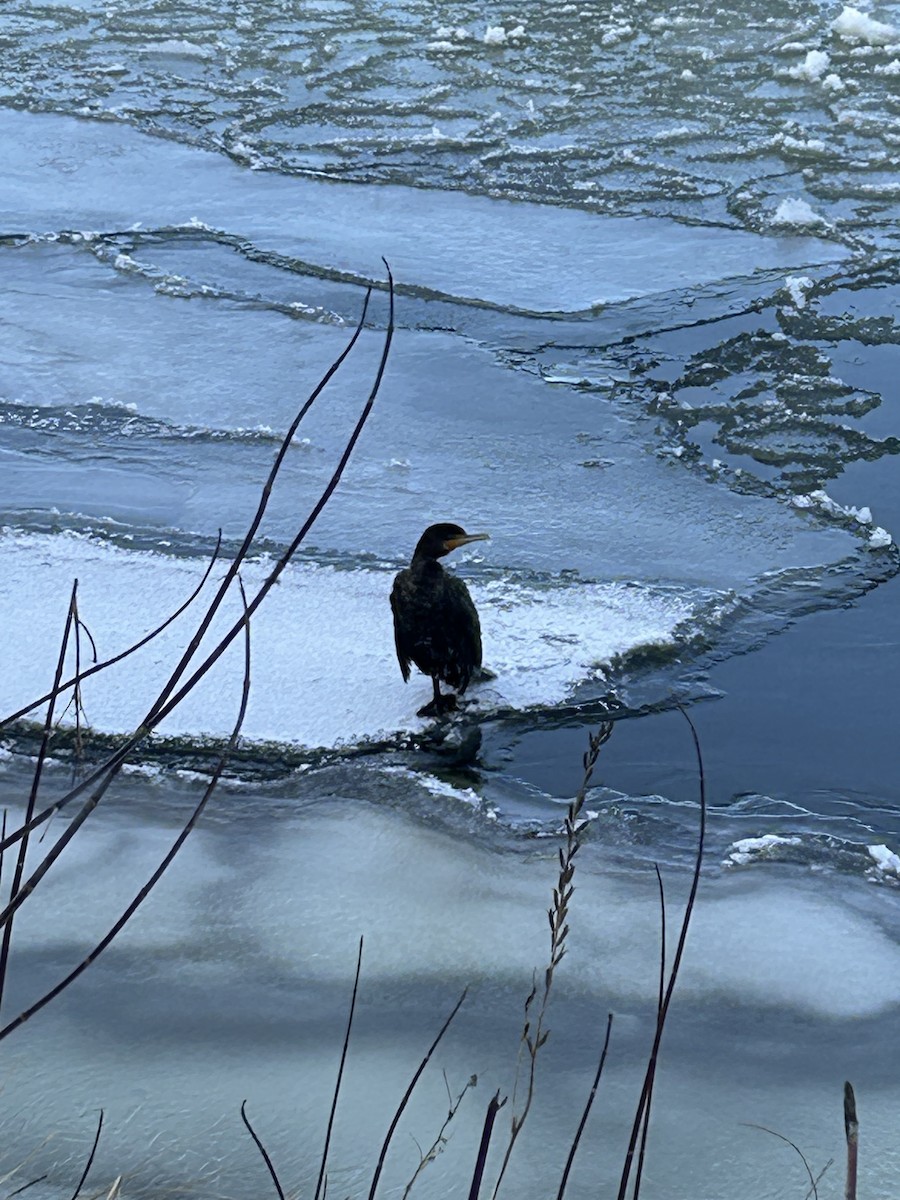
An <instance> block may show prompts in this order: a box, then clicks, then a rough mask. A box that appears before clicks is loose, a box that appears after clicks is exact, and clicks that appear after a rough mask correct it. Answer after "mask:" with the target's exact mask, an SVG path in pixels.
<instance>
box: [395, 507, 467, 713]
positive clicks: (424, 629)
mask: <svg viewBox="0 0 900 1200" xmlns="http://www.w3.org/2000/svg"><path fill="white" fill-rule="evenodd" d="M488 537H490V535H489V534H487V533H466V531H465V530H464V529H461V528H460V527H459V525H450V524H442V525H429V527H428V528H427V529H426V530H425V532H424V533H423V534H422V536H421V537H420V538H419V543H418V545H417V546H416V549H415V553H414V554H413V556H412V562H411V563H410V564H409V566H408V567H404V569H403V570H402V571H400V572H399V573H398V574H397V577H396V578H395V580H394V586H393V588H392V589H391V608H392V610H393V613H394V642H395V644H396V647H397V658H398V660H399V662H400V670H401V671H402V672H403V678H404V680H405V681H406V682H407V683H408V682H409V664H410V663H411V662H414V663H415V664H416V666H417V667H418V668H419V670H420V671H422V672H423V673H424V674H425V675H430V676H431V682H432V684H433V685H434V700H432V701H431V703H430V704H426V705H425V707H424V708H420V709H419V714H418V715H419V716H420V717H435V716H439V715H440V714H441V713H443V712H446V711H447V710H448V709H451V708H456V696H453V695H447V694H446V693H445V694H444V695H442V694H441V688H440V681H441V680H443V682H444V683H447V684H449V685H450V686H451V687H453V688H456V691H457V693H458V694H459V695H462V693H463V692H464V691H465V690H466V688H467V687H468V685H469V680H470V679H471V677H472V673H473V671H477V670H478V669H479V667H480V666H481V625H480V623H479V621H478V613H477V611H476V609H475V605H474V604H473V603H472V597H471V596H470V595H469V589H468V588H467V587H466V585H465V584H464V583H463V581H462V580H461V579H457V578H456V576H455V575H449V574H448V573H447V572H446V571H445V570H444V568H443V567H442V566H441V564H440V563H439V562H438V559H439V558H443V556H444V555H445V554H449V553H450V551H451V550H455V549H456V548H457V546H465V545H466V543H467V542H482V541H485V540H486V539H487V538H488Z"/></svg>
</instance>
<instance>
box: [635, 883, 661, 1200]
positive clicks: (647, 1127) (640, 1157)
mask: <svg viewBox="0 0 900 1200" xmlns="http://www.w3.org/2000/svg"><path fill="white" fill-rule="evenodd" d="M653 870H654V871H655V872H656V883H657V886H658V888H659V915H660V939H659V997H658V999H657V1001H656V1019H657V1021H659V1018H660V1013H661V1012H662V1006H663V1000H664V999H665V986H666V890H665V888H664V887H663V881H662V875H661V874H660V871H659V864H658V863H654V864H653ZM655 1082H656V1066H655V1064H654V1068H653V1078H652V1079H651V1080H650V1090H649V1091H648V1093H647V1104H646V1106H645V1108H644V1127H643V1129H642V1130H641V1148H640V1150H639V1151H638V1161H637V1169H636V1171H635V1183H634V1194H635V1197H637V1196H638V1194H639V1192H640V1181H641V1176H642V1175H643V1173H644V1158H645V1157H646V1155H647V1138H648V1137H649V1135H650V1107H651V1105H652V1103H653V1085H654V1083H655Z"/></svg>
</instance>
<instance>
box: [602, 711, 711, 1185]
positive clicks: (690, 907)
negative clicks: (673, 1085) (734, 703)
mask: <svg viewBox="0 0 900 1200" xmlns="http://www.w3.org/2000/svg"><path fill="white" fill-rule="evenodd" d="M675 707H676V708H677V709H678V711H679V712H680V713H681V715H682V716H683V717H684V719H685V721H687V723H688V725H689V727H690V730H691V737H692V738H693V742H694V753H695V755H696V758H697V775H698V778H699V784H700V829H699V832H698V835H697V856H696V859H695V861H694V871H693V875H692V878H691V890H690V892H689V893H688V899H687V904H686V905H685V908H684V917H683V918H682V921H681V930H680V932H679V934H678V943H677V945H676V947H675V958H674V959H673V961H672V969H671V971H670V972H669V982H668V985H667V986H666V994H665V996H664V998H663V1003H662V1006H661V1008H660V1010H659V1015H658V1017H657V1021H656V1034H655V1036H654V1038H653V1047H652V1049H651V1051H650V1059H649V1061H648V1063H647V1071H646V1073H645V1075H644V1085H643V1088H642V1090H641V1096H640V1100H639V1101H638V1106H637V1111H636V1112H635V1115H634V1123H633V1124H632V1127H631V1138H630V1139H629V1142H628V1151H627V1153H626V1155H625V1162H624V1163H623V1165H622V1178H621V1180H620V1181H619V1191H618V1193H617V1198H616V1200H625V1192H626V1189H627V1187H628V1178H629V1176H630V1174H631V1164H632V1162H633V1160H634V1151H635V1147H636V1145H637V1139H638V1134H639V1131H640V1128H641V1123H642V1121H643V1119H644V1110H645V1109H646V1107H647V1105H648V1103H649V1101H650V1098H651V1096H652V1094H653V1081H654V1078H655V1076H656V1064H657V1061H658V1059H659V1047H660V1043H661V1042H662V1035H663V1029H664V1027H665V1023H666V1016H667V1014H668V1011H669V1004H670V1003H671V1000H672V993H673V992H674V990H675V981H676V979H677V978H678V969H679V967H680V966H681V958H682V955H683V954H684V946H685V942H686V941H687V934H688V928H689V926H690V923H691V914H692V913H693V911H694V901H695V900H696V898H697V888H698V887H699V886H700V868H701V866H702V864H703V849H704V845H705V842H706V772H705V771H704V768H703V754H702V752H701V750H700V739H699V737H698V736H697V730H696V729H695V727H694V722H693V721H692V720H691V718H690V717H689V716H688V714H687V713H686V712H685V710H684V709H683V708H682V707H681V705H680V704H676V705H675ZM640 1183H641V1178H640V1173H639V1172H636V1174H635V1184H634V1193H633V1200H637V1197H638V1194H639V1191H640Z"/></svg>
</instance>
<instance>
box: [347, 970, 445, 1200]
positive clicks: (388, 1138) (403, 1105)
mask: <svg viewBox="0 0 900 1200" xmlns="http://www.w3.org/2000/svg"><path fill="white" fill-rule="evenodd" d="M468 994H469V989H468V988H464V989H463V992H462V995H461V996H460V998H459V999H458V1000H457V1002H456V1004H454V1006H453V1009H452V1011H451V1013H450V1015H449V1016H448V1017H447V1019H446V1021H445V1022H444V1024H443V1025H442V1026H441V1028H440V1032H439V1033H438V1035H437V1037H436V1038H435V1039H434V1041H433V1042H432V1043H431V1045H430V1046H429V1047H428V1050H427V1051H426V1053H425V1057H424V1058H423V1059H422V1061H421V1062H420V1063H419V1065H418V1067H417V1068H416V1072H415V1074H414V1075H413V1077H412V1079H411V1080H410V1082H409V1086H408V1087H407V1089H406V1091H405V1092H404V1093H403V1098H402V1100H401V1101H400V1103H399V1105H398V1106H397V1111H396V1112H395V1113H394V1116H393V1119H392V1120H391V1123H390V1126H389V1127H388V1131H387V1136H386V1137H385V1139H384V1143H383V1145H382V1147H381V1152H380V1154H379V1155H378V1163H377V1165H376V1167H375V1174H374V1175H373V1177H372V1186H371V1187H370V1188H369V1200H374V1196H375V1192H376V1189H377V1188H378V1181H379V1179H380V1178H381V1172H382V1170H383V1169H384V1162H385V1159H386V1158H387V1152H388V1148H389V1147H390V1144H391V1141H392V1139H393V1136H394V1132H395V1130H396V1128H397V1126H398V1125H399V1123H400V1118H401V1117H402V1116H403V1113H404V1110H405V1109H406V1106H407V1104H408V1103H409V1101H410V1097H411V1096H412V1094H413V1091H414V1090H415V1086H416V1084H417V1083H418V1082H419V1079H420V1077H421V1075H422V1072H423V1071H424V1070H425V1068H426V1067H427V1066H428V1063H429V1062H430V1061H431V1056H432V1054H434V1052H435V1050H436V1049H437V1047H438V1044H439V1042H440V1041H441V1038H443V1036H444V1034H445V1033H446V1032H447V1030H448V1029H449V1028H450V1023H451V1021H452V1020H453V1018H454V1017H455V1016H456V1014H457V1013H458V1012H459V1010H460V1008H462V1005H463V1001H464V1000H465V998H466V996H467V995H468Z"/></svg>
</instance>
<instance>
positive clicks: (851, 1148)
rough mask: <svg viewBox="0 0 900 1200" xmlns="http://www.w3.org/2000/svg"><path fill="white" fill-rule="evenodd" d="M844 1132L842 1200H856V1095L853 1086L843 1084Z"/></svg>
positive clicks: (857, 1133) (857, 1125)
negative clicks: (844, 1180)
mask: <svg viewBox="0 0 900 1200" xmlns="http://www.w3.org/2000/svg"><path fill="white" fill-rule="evenodd" d="M844 1133H845V1135H846V1138H847V1181H846V1185H845V1187H844V1200H856V1168H857V1159H858V1156H859V1121H858V1120H857V1117H856V1096H855V1095H854V1094H853V1086H852V1084H850V1083H845V1084H844Z"/></svg>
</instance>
